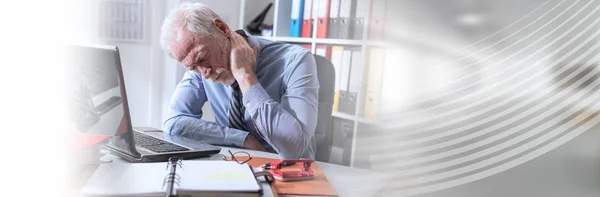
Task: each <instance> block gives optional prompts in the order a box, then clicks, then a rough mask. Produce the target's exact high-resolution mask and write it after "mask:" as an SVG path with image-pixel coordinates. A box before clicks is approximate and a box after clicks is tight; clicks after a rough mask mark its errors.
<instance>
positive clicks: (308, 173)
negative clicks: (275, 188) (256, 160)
mask: <svg viewBox="0 0 600 197" xmlns="http://www.w3.org/2000/svg"><path fill="white" fill-rule="evenodd" d="M313 162H315V160H312V159H282V160H278V161H274V162H271V163H266V164H263V165H262V166H261V167H262V168H263V169H264V170H269V169H270V170H272V172H271V174H273V177H274V178H275V179H277V180H279V181H301V180H309V179H313V178H314V177H315V174H314V172H313V170H312V168H311V167H310V165H311V164H312V163H313ZM294 164H298V171H289V170H286V171H283V170H282V168H283V167H285V166H291V165H294Z"/></svg>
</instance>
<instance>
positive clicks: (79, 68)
mask: <svg viewBox="0 0 600 197" xmlns="http://www.w3.org/2000/svg"><path fill="white" fill-rule="evenodd" d="M68 55H69V56H68V61H67V62H68V69H67V70H68V71H69V76H68V80H69V82H68V84H67V85H68V90H70V91H69V92H68V94H69V96H68V98H69V99H68V102H69V103H68V105H67V106H69V109H68V112H69V113H68V114H69V120H70V123H71V126H72V127H71V128H72V129H73V130H76V131H77V132H79V133H83V134H91V135H101V136H114V135H118V134H122V133H126V132H127V131H128V130H129V129H130V126H129V122H128V121H129V116H128V115H129V110H128V106H126V105H127V103H126V102H124V98H123V94H124V92H125V89H124V88H121V86H122V85H123V82H122V81H121V80H119V79H120V78H121V77H120V74H122V72H121V65H120V60H119V55H118V50H117V48H116V47H108V46H107V47H93V46H69V53H68ZM125 101H126V100H125ZM124 104H125V105H124Z"/></svg>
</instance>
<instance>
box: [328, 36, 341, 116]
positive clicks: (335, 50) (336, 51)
mask: <svg viewBox="0 0 600 197" xmlns="http://www.w3.org/2000/svg"><path fill="white" fill-rule="evenodd" d="M343 55H344V47H343V46H332V47H331V63H332V64H333V67H334V68H335V86H334V87H335V93H334V96H333V106H332V111H339V105H340V102H339V101H340V76H341V70H342V56H343Z"/></svg>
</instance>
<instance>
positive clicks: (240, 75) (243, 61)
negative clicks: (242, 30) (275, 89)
mask: <svg viewBox="0 0 600 197" xmlns="http://www.w3.org/2000/svg"><path fill="white" fill-rule="evenodd" d="M229 40H230V41H231V72H232V73H233V77H234V78H235V80H236V81H237V82H238V84H239V86H240V89H241V90H242V94H243V93H246V91H248V89H250V87H252V85H254V84H256V83H258V79H257V78H256V74H255V73H254V70H255V68H256V53H257V52H258V46H254V47H252V48H250V45H249V44H248V41H246V39H245V38H244V37H243V36H241V35H239V34H238V33H236V32H234V31H231V36H230V38H229Z"/></svg>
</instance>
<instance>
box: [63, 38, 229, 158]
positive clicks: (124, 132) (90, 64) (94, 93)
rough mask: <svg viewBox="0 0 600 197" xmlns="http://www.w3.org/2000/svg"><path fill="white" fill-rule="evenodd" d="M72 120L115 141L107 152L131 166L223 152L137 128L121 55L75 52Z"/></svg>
mask: <svg viewBox="0 0 600 197" xmlns="http://www.w3.org/2000/svg"><path fill="white" fill-rule="evenodd" d="M68 50H69V53H68V54H69V57H68V66H69V67H68V71H69V74H68V76H67V77H68V80H69V83H68V84H69V86H70V87H69V88H70V90H73V91H72V92H71V95H70V96H69V98H70V99H71V100H69V102H70V105H69V106H70V109H69V114H70V115H69V118H70V119H71V122H72V123H73V124H74V128H76V130H77V131H78V132H81V133H85V134H90V135H105V136H112V137H111V139H110V140H109V142H108V143H107V144H106V145H105V147H106V148H107V149H108V150H110V152H111V153H112V154H114V155H116V156H119V157H121V158H123V159H125V160H127V161H129V162H163V161H167V160H168V159H169V158H170V157H181V158H183V159H189V158H197V157H207V156H211V155H213V154H216V153H219V152H220V151H221V148H220V147H217V146H213V145H210V144H209V143H210V142H211V140H215V141H216V139H206V140H203V141H198V140H193V139H190V138H186V137H182V136H173V135H169V134H166V133H163V132H162V131H161V130H159V129H154V128H149V127H135V128H133V127H132V126H131V117H130V113H129V103H128V100H127V94H126V91H125V82H124V77H123V70H122V67H121V59H120V56H119V49H118V48H117V47H116V46H69V49H68Z"/></svg>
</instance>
